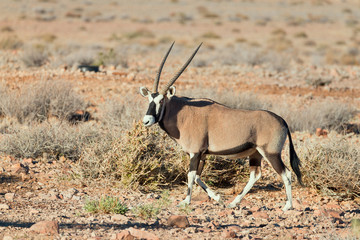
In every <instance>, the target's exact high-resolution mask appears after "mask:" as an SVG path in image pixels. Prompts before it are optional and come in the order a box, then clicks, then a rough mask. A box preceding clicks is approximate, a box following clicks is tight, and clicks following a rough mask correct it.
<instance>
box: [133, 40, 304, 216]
mask: <svg viewBox="0 0 360 240" xmlns="http://www.w3.org/2000/svg"><path fill="white" fill-rule="evenodd" d="M173 45H174V43H173V44H172V45H171V47H170V48H169V50H168V51H167V53H166V55H165V56H164V58H163V60H162V62H161V64H160V67H159V70H158V72H157V76H156V78H155V82H154V85H153V88H152V91H150V90H148V89H147V88H145V87H141V88H140V93H141V95H142V96H144V97H147V98H148V100H149V107H148V110H147V112H146V115H145V116H144V119H143V123H144V125H145V126H151V125H153V124H156V123H158V124H159V126H160V127H161V128H162V129H163V130H164V131H165V132H166V133H167V134H168V135H169V136H170V137H171V138H172V139H174V140H175V141H176V142H177V143H178V144H179V145H180V146H181V147H182V149H183V150H184V151H185V152H186V153H188V154H189V156H190V170H189V172H188V190H187V196H186V198H185V199H184V200H183V201H182V202H181V203H180V205H185V204H190V200H191V193H192V188H193V184H194V182H196V183H198V184H199V185H200V186H201V187H202V188H203V189H204V190H205V191H206V192H207V194H208V196H209V197H210V198H212V199H214V200H215V201H217V202H219V201H220V196H219V195H218V194H215V192H214V191H213V190H211V189H210V188H209V187H208V186H206V185H205V183H204V182H202V181H201V179H200V175H201V172H202V170H203V168H204V164H205V156H206V155H209V154H211V155H220V156H225V157H226V158H244V157H247V156H248V157H249V161H250V179H249V182H248V183H247V184H246V186H245V188H244V189H243V191H242V192H241V193H240V194H239V195H238V196H236V198H235V199H234V200H233V201H232V202H231V203H230V204H229V205H228V207H229V208H233V207H235V206H236V204H238V203H240V202H241V200H242V199H243V197H244V196H245V195H246V193H248V192H249V190H250V189H251V188H252V186H253V185H254V183H255V182H256V181H257V180H258V179H259V178H260V176H261V160H262V159H265V160H267V161H268V162H269V163H270V164H271V165H272V166H273V168H274V169H275V171H276V172H277V173H278V174H280V175H281V177H282V180H283V181H284V185H285V191H286V197H287V200H286V203H285V206H284V207H283V210H284V211H286V210H288V209H290V208H292V195H291V172H290V171H289V170H288V169H287V167H286V166H285V165H284V163H283V161H282V160H281V151H282V149H283V146H284V143H285V140H286V137H288V138H289V149H290V165H291V168H292V169H293V171H294V172H295V174H296V176H297V179H298V181H299V183H300V184H301V183H302V182H301V172H300V168H299V167H300V160H299V158H298V156H297V154H296V152H295V150H294V146H293V143H292V140H291V135H290V131H289V127H288V125H287V124H286V122H285V120H284V119H282V118H281V117H280V116H278V115H276V114H275V113H272V112H269V111H264V110H256V111H249V110H241V109H232V108H229V107H226V106H224V105H222V104H219V103H217V102H215V101H213V100H210V99H202V98H201V99H197V98H187V97H179V96H176V95H175V87H174V86H173V84H174V83H175V81H176V80H177V79H178V78H179V77H180V75H181V74H182V73H183V72H184V70H185V69H186V67H187V66H188V65H189V64H190V62H191V60H192V59H193V58H194V56H195V54H196V53H197V51H198V50H199V48H200V46H201V44H200V45H199V46H198V47H197V48H196V50H195V51H194V53H193V54H192V55H191V56H190V58H189V59H188V60H187V62H186V63H185V64H184V65H183V67H182V68H181V69H180V70H179V71H178V72H177V73H176V74H175V76H174V77H173V78H172V79H171V80H170V81H169V82H168V83H167V84H166V85H165V86H164V87H163V88H161V90H160V91H158V86H159V80H160V76H161V71H162V68H163V66H164V64H165V61H166V59H167V57H168V55H169V53H170V51H171V49H172V47H173Z"/></svg>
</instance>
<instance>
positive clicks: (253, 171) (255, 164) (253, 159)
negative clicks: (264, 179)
mask: <svg viewBox="0 0 360 240" xmlns="http://www.w3.org/2000/svg"><path fill="white" fill-rule="evenodd" d="M261 159H262V156H261V154H260V153H259V152H258V151H256V152H255V153H254V154H252V155H251V156H250V162H249V164H250V178H249V182H248V183H247V184H246V186H245V187H244V189H243V190H242V192H241V193H240V194H239V195H237V196H236V198H235V199H234V200H233V201H232V202H231V203H230V204H229V205H228V206H227V207H228V208H234V207H236V204H238V203H240V202H241V200H242V199H243V198H244V197H245V195H246V194H247V193H248V192H249V191H250V189H251V188H252V187H253V186H254V184H255V182H256V181H257V180H259V179H260V177H261Z"/></svg>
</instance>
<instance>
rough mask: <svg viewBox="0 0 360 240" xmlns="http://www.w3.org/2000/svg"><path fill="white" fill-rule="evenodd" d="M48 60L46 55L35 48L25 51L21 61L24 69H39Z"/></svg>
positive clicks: (43, 51)
mask: <svg viewBox="0 0 360 240" xmlns="http://www.w3.org/2000/svg"><path fill="white" fill-rule="evenodd" d="M48 60H49V55H48V53H47V52H46V51H45V50H43V49H39V48H36V47H32V48H27V49H25V51H24V53H23V55H22V57H21V61H22V62H23V63H24V64H25V66H26V67H41V66H42V65H44V64H45V63H47V62H48Z"/></svg>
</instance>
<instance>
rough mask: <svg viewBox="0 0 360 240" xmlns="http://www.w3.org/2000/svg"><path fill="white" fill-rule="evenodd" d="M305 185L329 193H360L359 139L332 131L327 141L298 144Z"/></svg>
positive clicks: (352, 194) (348, 194)
mask: <svg viewBox="0 0 360 240" xmlns="http://www.w3.org/2000/svg"><path fill="white" fill-rule="evenodd" d="M296 149H297V151H298V154H299V157H300V159H301V162H302V172H303V176H304V178H303V180H304V183H305V184H306V185H308V186H310V187H313V188H316V189H319V190H321V191H322V192H324V193H327V194H336V195H338V196H341V197H354V196H359V194H360V149H359V147H358V144H357V143H356V140H354V141H352V140H351V139H349V138H348V137H347V136H344V137H338V136H336V134H335V133H333V132H331V133H330V134H329V137H328V138H326V139H315V140H313V139H308V140H306V141H305V142H298V143H297V146H296Z"/></svg>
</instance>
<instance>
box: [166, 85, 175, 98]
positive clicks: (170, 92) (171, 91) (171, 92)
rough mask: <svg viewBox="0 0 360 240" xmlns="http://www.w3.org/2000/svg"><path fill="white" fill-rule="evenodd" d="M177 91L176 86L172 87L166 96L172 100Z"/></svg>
mask: <svg viewBox="0 0 360 240" xmlns="http://www.w3.org/2000/svg"><path fill="white" fill-rule="evenodd" d="M175 92H176V89H175V86H171V87H169V90H168V91H167V93H166V95H167V97H168V98H171V97H172V96H174V95H175Z"/></svg>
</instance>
